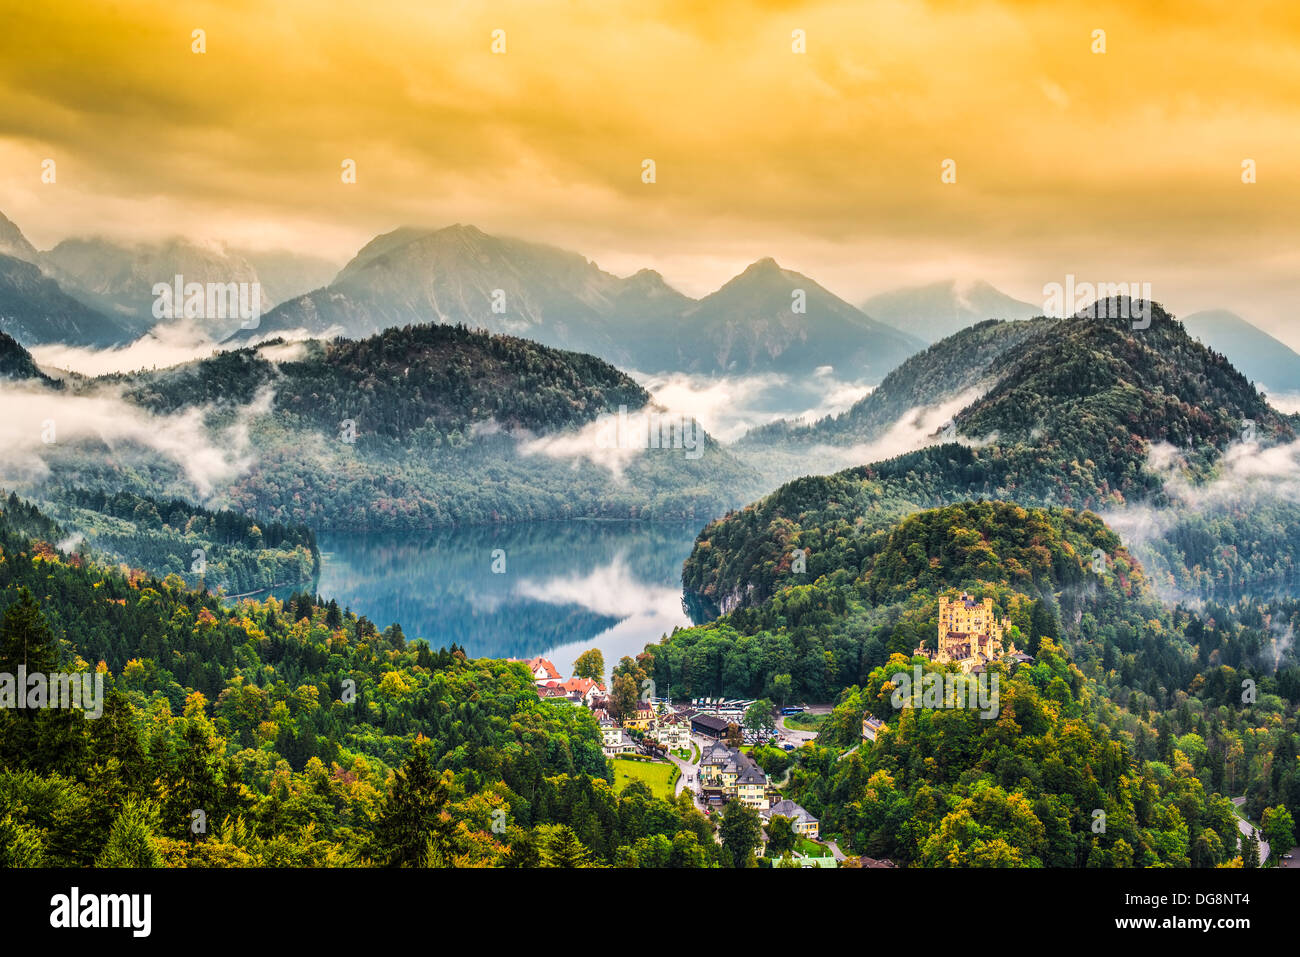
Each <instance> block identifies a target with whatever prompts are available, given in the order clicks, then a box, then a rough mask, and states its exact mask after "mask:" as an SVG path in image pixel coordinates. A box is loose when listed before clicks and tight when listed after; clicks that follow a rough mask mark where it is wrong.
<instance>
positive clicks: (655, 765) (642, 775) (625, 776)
mask: <svg viewBox="0 0 1300 957" xmlns="http://www.w3.org/2000/svg"><path fill="white" fill-rule="evenodd" d="M610 763H611V764H612V765H614V790H615V791H618V792H620V793H622V791H623V789H624V788H625V787H627V785H628V782H629V781H644V782H645V783H646V784H647V785H648V786H649V788H650V792H651V793H652V794H653V795H654V796H655V797H661V798H665V799H666V800H669V801H671V800H672V799H673V785H675V784H676V783H677V776H678V775H679V774H680V773H681V772H679V771H678V770H677V766H676V765H674V764H666V763H660V762H652V761H629V760H628V759H627V758H612V759H610Z"/></svg>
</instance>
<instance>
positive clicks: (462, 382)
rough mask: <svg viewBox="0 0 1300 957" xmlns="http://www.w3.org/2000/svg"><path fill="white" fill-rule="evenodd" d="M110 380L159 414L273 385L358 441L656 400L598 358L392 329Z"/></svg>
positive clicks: (459, 332)
mask: <svg viewBox="0 0 1300 957" xmlns="http://www.w3.org/2000/svg"><path fill="white" fill-rule="evenodd" d="M268 356H269V358H268ZM277 356H284V358H277ZM105 379H106V380H108V381H120V382H122V383H123V384H125V385H126V389H127V395H128V396H129V397H130V398H131V399H132V400H133V401H135V402H137V403H139V404H140V405H143V406H144V407H146V408H148V409H150V410H152V411H155V412H176V411H178V410H180V409H183V408H185V407H187V406H195V405H204V404H208V403H212V402H217V401H227V402H235V403H247V402H251V401H252V400H253V398H254V397H255V395H256V394H257V391H258V389H259V388H262V387H264V386H267V385H273V386H274V388H275V407H276V409H277V411H281V412H284V413H286V414H289V415H292V416H295V417H297V418H299V419H301V420H302V421H303V422H304V423H308V424H311V425H313V426H316V427H319V428H323V429H327V430H329V431H335V430H337V429H338V426H339V422H340V421H342V420H343V419H353V420H355V421H356V422H357V423H358V426H359V428H360V430H361V431H362V432H363V433H368V434H378V435H382V436H386V437H390V438H403V437H405V436H408V435H410V434H411V433H413V432H415V431H417V430H420V429H436V430H437V431H439V432H441V433H444V434H445V433H451V432H454V431H457V430H461V431H463V430H466V429H468V428H469V427H470V426H472V425H474V424H476V423H482V422H485V421H487V420H489V419H491V420H494V421H496V423H497V424H498V425H500V426H502V427H503V428H524V429H529V430H531V431H534V432H549V431H553V430H556V429H563V428H568V427H571V426H575V425H582V424H585V423H587V422H589V421H591V420H592V419H594V418H595V417H596V416H597V415H598V414H599V413H601V412H608V411H612V410H617V408H618V407H619V406H620V405H626V406H628V407H629V408H640V407H641V406H643V405H645V403H646V402H647V401H649V398H650V396H649V394H648V393H647V392H646V391H645V390H644V389H642V388H641V387H640V386H639V385H637V384H636V383H635V382H634V381H632V380H631V379H630V378H628V377H627V376H626V375H624V374H623V373H621V372H619V371H618V370H617V369H615V368H614V367H613V366H611V365H609V364H608V363H606V362H604V361H603V360H601V359H597V358H596V357H595V356H590V355H585V354H583V353H579V352H564V351H562V350H559V349H551V348H547V347H546V346H542V345H538V344H537V343H535V342H530V341H529V340H527V339H516V338H514V337H510V336H492V335H489V334H487V333H484V332H476V331H472V330H469V329H466V328H465V327H463V326H446V325H424V326H407V327H404V328H402V329H388V330H386V331H384V332H381V333H378V334H377V335H374V336H371V337H370V338H368V339H361V340H355V341H354V340H350V339H335V340H333V341H330V342H321V341H316V340H313V341H311V342H307V343H302V344H300V345H285V344H284V343H283V342H282V341H281V340H272V341H270V342H268V343H264V344H262V345H261V346H259V347H257V348H252V349H237V350H234V351H231V352H223V353H219V354H218V355H216V356H214V357H213V358H210V359H204V360H201V361H198V362H194V363H189V364H186V365H182V366H176V367H174V368H170V369H164V370H161V371H153V372H139V373H134V374H131V375H126V376H112V377H105ZM97 381H99V380H97Z"/></svg>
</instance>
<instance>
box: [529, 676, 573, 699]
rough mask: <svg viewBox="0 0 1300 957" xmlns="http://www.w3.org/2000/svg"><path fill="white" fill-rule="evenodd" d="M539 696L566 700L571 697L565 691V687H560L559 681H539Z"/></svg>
mask: <svg viewBox="0 0 1300 957" xmlns="http://www.w3.org/2000/svg"><path fill="white" fill-rule="evenodd" d="M537 696H538V697H539V698H563V699H565V700H567V699H568V697H569V696H568V695H567V694H565V693H564V689H563V688H561V687H560V683H559V682H558V681H547V682H538V684H537Z"/></svg>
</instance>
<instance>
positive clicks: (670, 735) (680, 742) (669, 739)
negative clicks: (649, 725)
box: [650, 715, 691, 751]
mask: <svg viewBox="0 0 1300 957" xmlns="http://www.w3.org/2000/svg"><path fill="white" fill-rule="evenodd" d="M650 737H652V738H654V739H655V740H656V741H658V742H659V743H660V744H662V745H663V746H664V747H666V748H668V749H669V750H670V751H689V750H690V749H691V726H690V723H689V722H687V721H685V720H683V719H682V718H679V717H678V716H677V715H666V716H664V717H661V718H660V719H659V720H658V721H657V722H656V723H655V726H654V728H653V730H651V732H650Z"/></svg>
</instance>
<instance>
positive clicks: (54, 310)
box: [0, 254, 143, 348]
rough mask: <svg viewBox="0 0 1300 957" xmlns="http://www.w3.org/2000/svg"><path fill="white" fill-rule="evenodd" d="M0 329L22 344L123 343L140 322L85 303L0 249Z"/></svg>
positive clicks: (37, 269)
mask: <svg viewBox="0 0 1300 957" xmlns="http://www.w3.org/2000/svg"><path fill="white" fill-rule="evenodd" d="M0 332H3V333H5V334H7V335H9V336H12V337H13V338H14V339H16V340H18V341H19V342H20V343H22V344H23V345H26V346H34V345H43V344H46V343H63V344H65V345H73V346H92V347H96V348H104V347H108V346H116V345H122V344H124V343H126V342H129V341H131V340H132V339H134V338H136V337H137V336H139V335H140V334H141V333H142V332H143V327H142V326H140V325H139V324H136V323H133V322H131V321H128V320H126V319H122V318H118V317H115V316H111V315H109V314H107V313H103V312H100V311H98V310H96V309H94V308H92V307H90V306H87V305H84V304H83V303H81V302H79V301H78V300H77V299H75V298H73V297H72V296H71V295H69V294H68V293H67V292H66V291H65V290H64V289H63V288H62V287H61V286H60V285H59V284H58V283H57V282H56V281H55V280H53V279H51V278H50V277H48V276H46V275H45V274H44V273H42V272H41V270H40V267H38V266H36V265H35V264H34V263H31V262H25V261H23V260H22V259H15V258H14V257H13V256H7V255H2V254H0Z"/></svg>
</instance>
